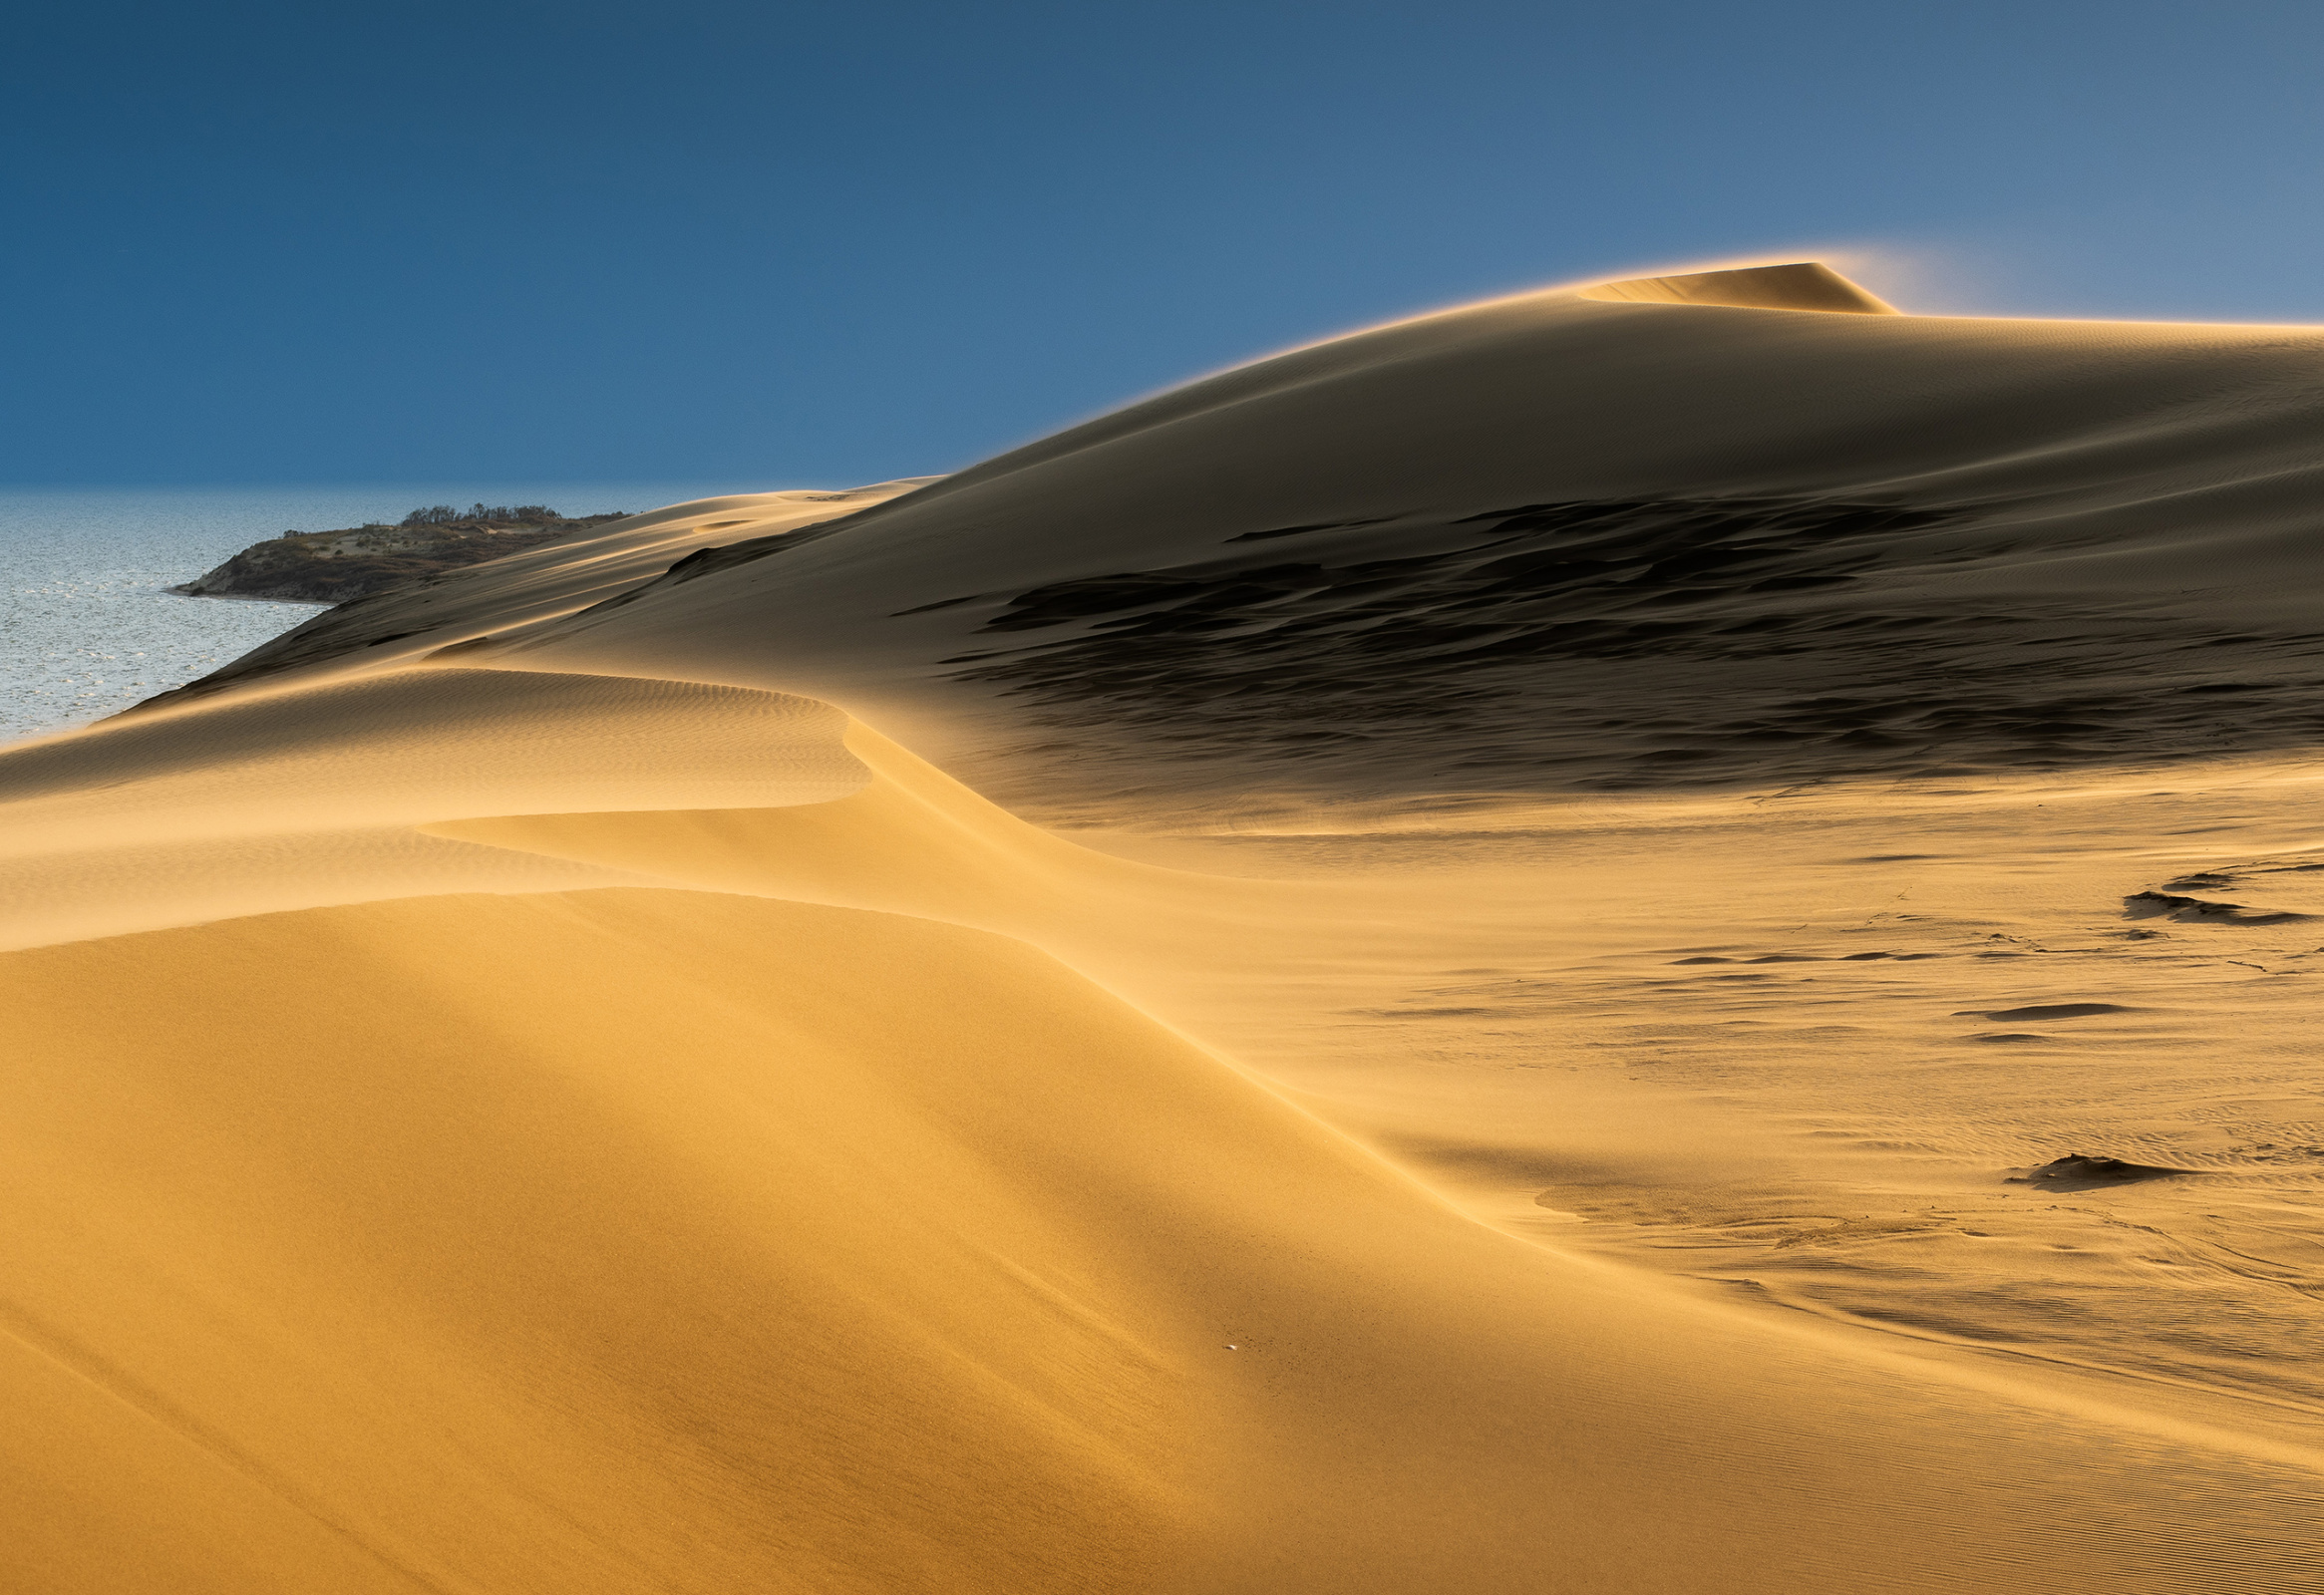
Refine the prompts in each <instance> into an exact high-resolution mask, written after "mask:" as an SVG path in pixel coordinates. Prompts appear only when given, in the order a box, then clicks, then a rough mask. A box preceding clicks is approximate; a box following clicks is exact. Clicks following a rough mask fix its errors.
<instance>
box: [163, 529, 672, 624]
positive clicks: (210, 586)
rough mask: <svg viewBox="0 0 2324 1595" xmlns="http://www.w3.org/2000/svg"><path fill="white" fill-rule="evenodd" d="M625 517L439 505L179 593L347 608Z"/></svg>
mask: <svg viewBox="0 0 2324 1595" xmlns="http://www.w3.org/2000/svg"><path fill="white" fill-rule="evenodd" d="M628 513H629V511H628V510H626V509H614V510H609V511H607V512H605V513H604V514H597V515H580V516H567V515H562V514H559V513H558V512H557V511H556V510H554V509H551V508H549V507H548V505H546V504H514V505H510V504H473V505H471V506H470V507H469V508H467V509H460V508H456V507H455V506H453V505H451V504H432V505H429V506H427V507H425V508H421V509H415V510H413V511H412V512H411V513H410V514H408V515H406V516H405V517H404V518H403V520H402V522H401V523H399V524H397V525H392V526H391V525H389V524H388V523H387V522H385V521H373V522H371V523H370V524H368V525H363V526H350V527H347V528H345V529H343V530H339V531H290V532H285V533H284V534H283V535H282V536H279V537H270V538H268V539H267V540H266V541H264V542H259V543H252V544H251V545H250V546H249V547H247V548H245V549H243V550H242V551H241V552H240V553H238V554H236V555H234V557H233V558H231V559H229V560H227V561H226V562H225V563H224V564H222V565H220V566H218V567H217V568H216V569H215V570H212V571H209V572H207V573H205V574H203V575H200V576H197V577H195V578H194V579H193V580H192V581H189V582H186V583H185V584H184V585H183V586H181V587H176V588H172V589H171V590H172V591H174V592H180V593H183V594H185V595H186V596H188V597H192V598H273V599H279V600H283V601H287V602H294V603H311V604H342V603H346V602H347V601H348V600H349V599H352V598H368V597H370V596H371V595H373V594H374V593H381V592H386V591H388V590H389V589H391V588H394V587H401V586H404V585H406V584H407V583H410V582H414V581H418V580H421V579H422V578H424V577H427V576H432V575H435V574H436V573H437V572H439V571H445V570H453V569H457V568H458V567H460V566H462V565H477V564H482V563H484V562H485V561H486V560H488V559H498V558H500V557H501V556H503V555H505V554H513V553H520V552H522V551H523V550H524V549H527V548H533V547H537V546H538V545H540V544H541V543H544V542H552V541H554V540H555V539H556V538H559V537H564V536H568V535H570V534H572V533H573V532H576V531H586V530H589V529H592V528H594V527H597V526H602V525H605V524H606V523H607V522H609V521H615V520H620V519H623V518H624V517H626V516H627V515H628Z"/></svg>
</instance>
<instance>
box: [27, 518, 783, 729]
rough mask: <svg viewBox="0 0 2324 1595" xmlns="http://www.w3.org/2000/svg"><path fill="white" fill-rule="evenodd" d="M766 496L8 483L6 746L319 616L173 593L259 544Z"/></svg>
mask: <svg viewBox="0 0 2324 1595" xmlns="http://www.w3.org/2000/svg"><path fill="white" fill-rule="evenodd" d="M762 490H765V489H764V488H761V487H757V486H753V485H750V484H743V483H735V482H686V481H675V482H673V481H663V482H613V483H606V482H583V483H575V482H482V483H480V482H465V483H454V484H436V485H430V484H427V483H422V484H419V485H417V486H415V485H412V484H410V483H396V484H390V485H386V486H360V485H351V486H305V487H133V488H81V487H55V488H40V487H0V742H14V741H16V740H18V739H20V738H24V737H30V736H36V735H39V734H40V733H43V732H51V731H61V730H63V729H65V728H66V727H69V726H79V725H85V724H87V723H88V722H90V721H92V720H98V719H102V718H103V717H105V716H107V715H111V714H116V713H119V712H120V711H121V710H124V709H127V708H128V707H129V706H130V705H132V704H134V703H136V702H138V701H139V700H140V699H143V698H151V697H152V696H153V695H154V694H155V693H158V692H162V691H164V690H165V689H166V688H170V687H175V686H178V685H181V684H182V683H184V682H187V681H190V680H192V679H193V678H194V677H196V676H200V675H205V674H207V673H208V672H210V671H212V670H215V669H216V668H217V667H218V666H220V665H222V664H224V663H226V662H227V661H228V660H230V659H232V658H234V657H236V656H237V655H239V654H243V653H246V652H248V651H249V650H250V649H252V648H255V647H256V646H258V644H260V643H262V642H264V641H265V640H266V639H267V638H269V637H272V636H274V635H275V634H276V633H278V632H282V631H287V630H289V629H290V628H291V627H292V626H295V625H297V624H298V623H299V622H300V621H302V620H305V619H307V618H308V617H309V616H311V615H315V614H319V613H320V612H321V606H319V605H316V604H277V603H260V602H256V601H253V600H248V599H226V598H182V597H179V596H177V595H176V594H174V593H170V592H167V591H165V590H164V589H166V588H167V587H169V586H170V585H172V584H174V583H176V582H181V581H187V580H190V579H192V578H193V577H195V576H198V575H200V574H201V573H202V572H203V571H205V570H208V569H210V568H211V567H212V566H214V565H216V564H218V563H220V562H221V561H223V560H224V559H226V558H227V557H228V556H230V555H232V554H234V553H236V552H238V551H240V550H241V549H243V548H245V547H247V546H249V545H250V544H251V543H254V542H257V541H260V540H261V539H263V538H267V537H279V536H281V535H282V534H283V533H284V532H285V531H291V530H297V531H325V530H330V529H333V528H336V527H340V526H359V525H362V524H363V523H364V522H366V521H371V520H401V519H402V518H403V517H404V514H405V512H406V511H407V510H411V509H414V508H417V507H419V506H420V505H422V504H438V503H446V504H455V505H459V506H462V507H466V506H467V505H469V504H472V503H476V502H479V501H482V502H484V503H488V504H522V503H540V504H547V505H548V506H549V507H550V508H552V509H560V510H562V511H564V512H565V513H566V514H568V515H587V514H596V513H599V512H601V511H604V510H609V509H627V510H631V511H633V512H634V511H638V510H645V509H652V508H655V507H657V506H658V505H661V504H668V503H677V502H680V501H681V500H684V499H688V498H700V497H705V496H707V495H709V494H711V493H719V492H751V491H762Z"/></svg>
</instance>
